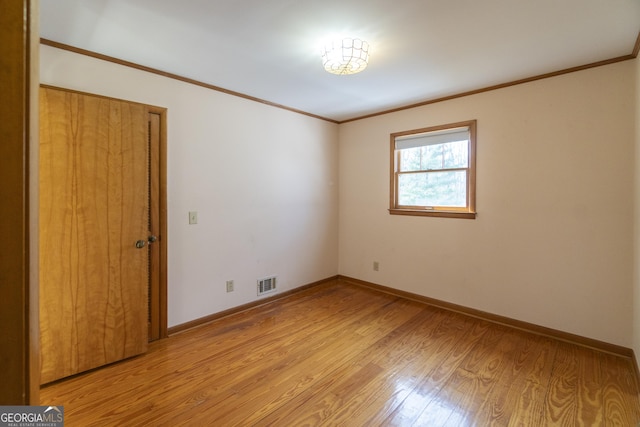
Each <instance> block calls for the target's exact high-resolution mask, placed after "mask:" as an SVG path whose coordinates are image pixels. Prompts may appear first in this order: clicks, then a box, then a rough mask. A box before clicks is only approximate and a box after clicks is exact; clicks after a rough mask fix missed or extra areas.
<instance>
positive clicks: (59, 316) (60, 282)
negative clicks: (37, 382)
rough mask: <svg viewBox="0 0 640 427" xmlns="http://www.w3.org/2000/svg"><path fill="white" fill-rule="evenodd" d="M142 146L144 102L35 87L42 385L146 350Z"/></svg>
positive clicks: (145, 151) (145, 168) (146, 165)
mask: <svg viewBox="0 0 640 427" xmlns="http://www.w3.org/2000/svg"><path fill="white" fill-rule="evenodd" d="M149 141H150V138H149V111H148V107H146V106H145V105H142V104H135V103H129V102H125V101H120V100H115V99H109V98H104V97H98V96H92V95H87V94H81V93H76V92H70V91H64V90H59V89H54V88H48V87H43V88H41V92H40V317H41V318H40V337H41V383H43V384H44V383H48V382H51V381H53V380H56V379H59V378H62V377H66V376H69V375H73V374H76V373H78V372H83V371H86V370H89V369H92V368H95V367H98V366H102V365H105V364H108V363H111V362H115V361H117V360H121V359H124V358H127V357H131V356H134V355H136V354H140V353H143V352H144V351H146V349H147V343H148V330H149V329H148V328H149V327H148V320H149V317H148V286H149V277H150V274H151V272H150V263H151V260H150V251H149V250H148V246H147V245H146V242H147V239H148V236H150V235H151V234H152V230H150V229H149V227H150V225H151V223H150V211H151V206H150V189H151V182H150V162H151V151H150V148H149V145H150V143H149ZM138 240H140V241H142V242H145V246H144V247H142V248H137V247H136V241H138Z"/></svg>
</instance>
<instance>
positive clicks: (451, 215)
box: [389, 209, 477, 219]
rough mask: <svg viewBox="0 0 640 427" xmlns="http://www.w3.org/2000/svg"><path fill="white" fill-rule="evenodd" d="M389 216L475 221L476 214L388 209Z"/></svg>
mask: <svg viewBox="0 0 640 427" xmlns="http://www.w3.org/2000/svg"><path fill="white" fill-rule="evenodd" d="M389 213H390V214H391V215H410V216H436V217H441V218H462V219H476V215H477V213H476V212H467V211H464V212H461V211H435V210H424V209H389Z"/></svg>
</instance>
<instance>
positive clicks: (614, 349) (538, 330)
mask: <svg viewBox="0 0 640 427" xmlns="http://www.w3.org/2000/svg"><path fill="white" fill-rule="evenodd" d="M338 279H339V280H341V281H343V282H346V283H350V284H353V285H357V286H362V287H366V288H369V289H373V290H376V291H379V292H384V293H387V294H391V295H395V296H398V297H402V298H406V299H410V300H413V301H418V302H421V303H424V304H428V305H432V306H434V307H439V308H442V309H445V310H450V311H455V312H457V313H461V314H465V315H467V316H472V317H475V318H478V319H482V320H486V321H488V322H492V323H499V324H501V325H505V326H509V327H511V328H515V329H519V330H522V331H526V332H530V333H533V334H537V335H542V336H546V337H549V338H553V339H557V340H560V341H564V342H568V343H571V344H577V345H580V346H583V347H589V348H592V349H594V350H598V351H603V352H606V353H611V354H614V355H617V356H622V357H627V358H634V359H633V363H634V366H635V367H636V371H637V370H638V366H637V364H636V363H635V362H636V361H635V356H634V353H633V350H632V349H630V348H626V347H622V346H619V345H616V344H610V343H607V342H604V341H599V340H595V339H592V338H587V337H583V336H580V335H575V334H571V333H568V332H564V331H560V330H557V329H552V328H547V327H544V326H540V325H536V324H533V323H528V322H523V321H521V320H516V319H511V318H509V317H505V316H500V315H497V314H493V313H488V312H486V311H481V310H476V309H474V308H469V307H465V306H462V305H457V304H452V303H449V302H446V301H440V300H437V299H434V298H429V297H425V296H422V295H418V294H414V293H411V292H406V291H401V290H399V289H394V288H390V287H387V286H382V285H377V284H375V283H371V282H367V281H364V280H360V279H355V278H353V277H348V276H342V275H339V276H338ZM636 377H637V378H640V376H638V375H636Z"/></svg>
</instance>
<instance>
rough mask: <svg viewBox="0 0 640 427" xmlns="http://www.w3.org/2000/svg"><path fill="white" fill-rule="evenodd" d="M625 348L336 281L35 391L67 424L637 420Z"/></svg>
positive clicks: (588, 422) (509, 423) (639, 411)
mask: <svg viewBox="0 0 640 427" xmlns="http://www.w3.org/2000/svg"><path fill="white" fill-rule="evenodd" d="M638 392H639V390H638V385H637V383H636V379H635V374H634V369H633V365H632V361H631V360H630V359H629V358H625V357H621V356H616V355H612V354H608V353H605V352H600V351H597V350H593V349H589V348H585V347H581V346H577V345H573V344H568V343H565V342H562V341H558V340H554V339H551V338H547V337H543V336H539V335H534V334H531V333H527V332H523V331H519V330H516V329H513V328H509V327H506V326H503V325H499V324H494V323H490V322H486V321H483V320H478V319H475V318H472V317H469V316H465V315H462V314H457V313H454V312H450V311H446V310H443V309H440V308H435V307H431V306H428V305H425V304H422V303H419V302H415V301H410V300H406V299H403V298H399V297H395V296H392V295H388V294H384V293H380V292H377V291H373V290H369V289H366V288H363V287H358V286H355V285H352V284H346V283H343V282H340V281H332V282H329V283H325V284H323V285H319V286H316V287H313V288H310V289H307V290H304V291H301V292H299V293H296V294H294V295H292V296H289V297H286V298H284V299H281V300H278V301H275V302H272V303H269V304H267V305H264V306H261V307H257V308H253V309H251V310H248V311H246V312H243V313H239V314H234V315H232V316H228V317H226V318H223V319H220V320H217V321H215V322H213V323H210V324H207V325H203V326H200V327H197V328H194V329H191V330H188V331H185V332H182V333H179V334H176V335H174V336H172V337H170V338H168V339H165V340H161V341H157V342H154V343H152V344H151V345H150V349H149V352H148V353H147V354H145V355H143V356H139V357H136V358H133V359H129V360H126V361H123V362H120V363H116V364H114V365H110V366H107V367H104V368H101V369H98V370H96V371H93V372H89V373H87V374H83V375H80V376H76V377H73V378H71V379H68V380H64V381H61V382H58V383H54V384H52V385H49V386H45V387H43V389H42V391H41V402H42V403H41V404H42V405H64V411H65V421H66V423H65V425H66V426H67V427H72V426H82V427H85V426H267V425H272V426H305V425H306V426H316V425H332V426H333V425H341V426H382V425H384V426H387V425H388V426H455V427H460V426H489V425H495V426H512V425H513V426H574V425H581V426H635V425H636V424H637V423H638V421H640V402H639V398H638V396H639V394H638Z"/></svg>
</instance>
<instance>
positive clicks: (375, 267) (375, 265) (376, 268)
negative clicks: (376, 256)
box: [373, 261, 380, 271]
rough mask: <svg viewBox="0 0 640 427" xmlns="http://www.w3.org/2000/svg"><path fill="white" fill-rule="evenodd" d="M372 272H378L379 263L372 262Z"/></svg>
mask: <svg viewBox="0 0 640 427" xmlns="http://www.w3.org/2000/svg"><path fill="white" fill-rule="evenodd" d="M373 271H380V263H379V262H378V261H373Z"/></svg>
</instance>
